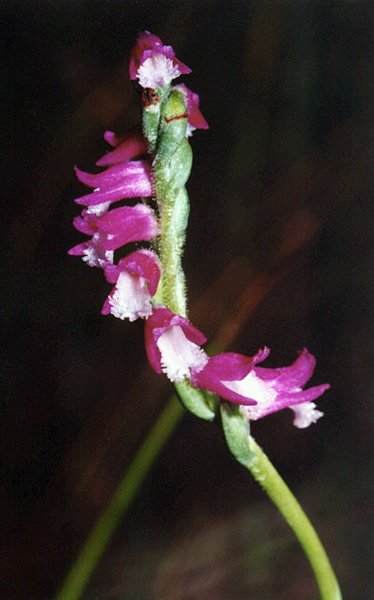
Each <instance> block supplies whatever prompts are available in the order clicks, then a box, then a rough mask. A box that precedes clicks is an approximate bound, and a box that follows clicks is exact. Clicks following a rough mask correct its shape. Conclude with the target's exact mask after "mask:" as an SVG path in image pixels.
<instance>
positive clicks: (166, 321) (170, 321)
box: [144, 306, 206, 373]
mask: <svg viewBox="0 0 374 600" xmlns="http://www.w3.org/2000/svg"><path fill="white" fill-rule="evenodd" d="M174 326H179V327H181V329H182V330H183V333H184V335H185V336H186V338H187V339H188V340H189V341H190V342H193V343H194V344H197V345H201V344H205V342H206V337H205V335H204V334H203V333H201V331H199V330H198V329H197V328H196V327H194V326H193V325H191V323H190V322H189V321H188V320H187V319H185V318H184V317H181V316H180V315H176V314H174V313H173V312H172V311H171V310H170V309H169V308H165V307H163V306H159V307H154V309H153V313H152V315H151V316H150V317H149V318H148V319H147V320H146V322H145V329H144V335H145V345H146V351H147V356H148V360H149V363H150V365H151V367H152V368H153V369H154V370H155V371H156V373H162V364H161V352H160V350H159V349H158V347H157V342H158V340H159V339H160V337H161V336H162V334H163V333H165V331H167V330H168V329H170V328H171V327H174Z"/></svg>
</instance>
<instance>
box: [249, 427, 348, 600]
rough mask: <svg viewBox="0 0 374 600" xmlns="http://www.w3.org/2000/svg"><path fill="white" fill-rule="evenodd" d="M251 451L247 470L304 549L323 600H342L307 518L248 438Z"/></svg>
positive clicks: (259, 450)
mask: <svg viewBox="0 0 374 600" xmlns="http://www.w3.org/2000/svg"><path fill="white" fill-rule="evenodd" d="M249 449H250V453H251V460H249V461H248V462H247V465H246V466H247V468H248V469H249V471H251V473H252V475H253V477H254V478H255V479H256V481H258V483H259V484H260V485H261V486H262V487H263V488H264V490H265V491H266V492H267V494H268V495H269V497H270V498H271V499H272V501H273V502H274V504H275V505H276V506H277V508H278V510H279V511H280V512H281V513H282V515H283V516H284V518H285V519H286V521H287V523H288V524H289V526H290V527H291V529H292V530H293V532H294V534H295V535H296V537H297V539H298V540H299V542H300V544H301V546H302V547H303V549H304V552H305V554H306V555H307V557H308V560H309V562H310V565H311V567H312V569H313V571H314V574H315V577H316V580H317V583H318V587H319V590H320V594H321V598H322V599H323V600H341V598H342V596H341V593H340V589H339V584H338V582H337V579H336V577H335V574H334V571H333V570H332V567H331V564H330V561H329V559H328V556H327V554H326V552H325V550H324V548H323V546H322V544H321V542H320V539H319V537H318V535H317V534H316V532H315V529H314V527H313V526H312V524H311V522H310V521H309V519H308V517H307V516H306V514H305V513H304V511H303V509H302V508H301V506H300V504H299V503H298V501H297V500H296V498H295V496H294V495H293V494H292V492H291V490H290V489H289V488H288V486H287V485H286V484H285V482H284V481H283V479H282V478H281V476H280V475H279V473H278V471H277V470H276V469H275V468H274V466H273V465H272V463H271V462H270V460H269V459H268V457H267V456H266V454H265V453H264V452H263V450H262V449H261V448H260V447H259V446H258V444H257V443H256V442H255V440H254V439H253V438H252V437H251V436H249Z"/></svg>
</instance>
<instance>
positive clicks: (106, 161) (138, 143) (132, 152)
mask: <svg viewBox="0 0 374 600" xmlns="http://www.w3.org/2000/svg"><path fill="white" fill-rule="evenodd" d="M118 139H121V140H122V141H121V143H120V144H119V145H118V144H116V146H117V147H116V148H115V150H112V151H111V152H108V154H105V156H103V157H102V158H100V160H98V161H97V163H96V164H97V165H98V166H99V167H107V166H109V165H115V164H117V163H119V162H123V161H127V160H130V159H133V158H136V157H137V156H141V155H142V154H147V152H148V146H147V142H146V141H145V139H144V137H143V136H142V134H141V133H138V134H135V135H131V136H130V137H127V138H125V139H123V138H118Z"/></svg>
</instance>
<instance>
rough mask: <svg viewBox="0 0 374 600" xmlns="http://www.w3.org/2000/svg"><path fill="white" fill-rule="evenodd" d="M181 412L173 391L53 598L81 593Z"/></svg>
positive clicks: (59, 599)
mask: <svg viewBox="0 0 374 600" xmlns="http://www.w3.org/2000/svg"><path fill="white" fill-rule="evenodd" d="M184 413H185V410H184V408H183V406H182V405H181V404H180V402H179V401H178V399H177V397H176V396H175V395H173V396H172V397H171V399H170V400H169V402H168V403H167V405H166V407H165V408H164V410H163V411H162V413H161V414H160V416H159V417H158V419H157V421H156V423H155V424H154V425H153V427H152V429H151V431H150V432H149V434H148V436H147V437H146V439H145V440H144V442H143V443H142V445H141V446H140V448H139V450H138V452H137V454H136V455H135V458H134V460H133V461H132V463H131V465H130V468H129V469H128V471H127V472H126V474H125V476H124V478H123V479H122V481H121V483H120V484H119V486H118V488H117V490H116V491H115V493H114V495H113V497H112V499H111V501H110V504H109V505H108V507H107V508H106V509H105V511H104V512H103V514H102V515H101V517H100V518H99V520H98V521H97V523H96V525H95V526H94V528H93V529H92V531H91V533H90V535H89V537H88V539H87V541H86V543H85V545H84V546H83V548H82V550H81V551H80V553H79V555H78V557H77V559H76V561H75V562H74V564H73V567H72V569H71V571H70V573H69V575H68V576H67V578H66V580H65V582H64V583H63V586H62V587H61V589H60V591H59V592H58V594H57V596H56V600H77V599H78V598H79V597H80V596H81V594H82V593H83V591H84V589H85V587H86V585H87V583H88V581H89V579H90V577H91V575H92V573H93V571H94V569H95V568H96V565H97V564H98V562H99V560H100V558H101V556H102V555H103V553H104V551H105V549H106V547H107V545H108V542H109V540H110V538H111V536H112V534H113V533H114V531H115V530H116V528H117V525H118V523H119V521H120V520H121V519H122V517H123V516H124V515H125V513H126V512H127V510H128V509H129V507H130V506H131V503H132V501H133V500H134V498H135V496H136V494H137V492H138V491H139V488H140V486H141V484H142V483H143V481H144V479H145V478H146V476H147V474H148V473H149V471H150V469H151V467H152V465H153V463H154V462H155V460H156V458H157V456H158V454H159V453H160V451H161V450H162V448H163V446H164V445H165V443H166V442H167V440H168V439H169V437H170V436H171V434H172V432H173V431H174V429H175V427H176V425H177V424H178V422H179V421H180V419H181V418H182V416H183V415H184Z"/></svg>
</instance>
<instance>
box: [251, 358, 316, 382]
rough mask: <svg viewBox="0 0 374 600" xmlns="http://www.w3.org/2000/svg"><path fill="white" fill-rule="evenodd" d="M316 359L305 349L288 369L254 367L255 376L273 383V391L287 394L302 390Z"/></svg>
mask: <svg viewBox="0 0 374 600" xmlns="http://www.w3.org/2000/svg"><path fill="white" fill-rule="evenodd" d="M315 366H316V359H315V358H314V356H313V355H312V354H310V353H309V352H308V350H307V349H306V348H304V349H303V351H302V352H301V353H300V355H299V356H298V358H297V359H296V360H295V362H294V363H293V364H292V365H291V366H290V367H281V368H278V369H266V368H262V367H256V368H255V371H256V374H257V375H258V376H259V377H261V379H263V380H264V381H269V382H270V381H274V384H273V386H274V389H276V390H277V391H278V392H279V393H280V392H289V391H292V390H294V389H297V388H302V387H303V386H304V385H305V384H306V383H307V382H308V381H309V379H310V378H311V376H312V375H313V371H314V368H315Z"/></svg>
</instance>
